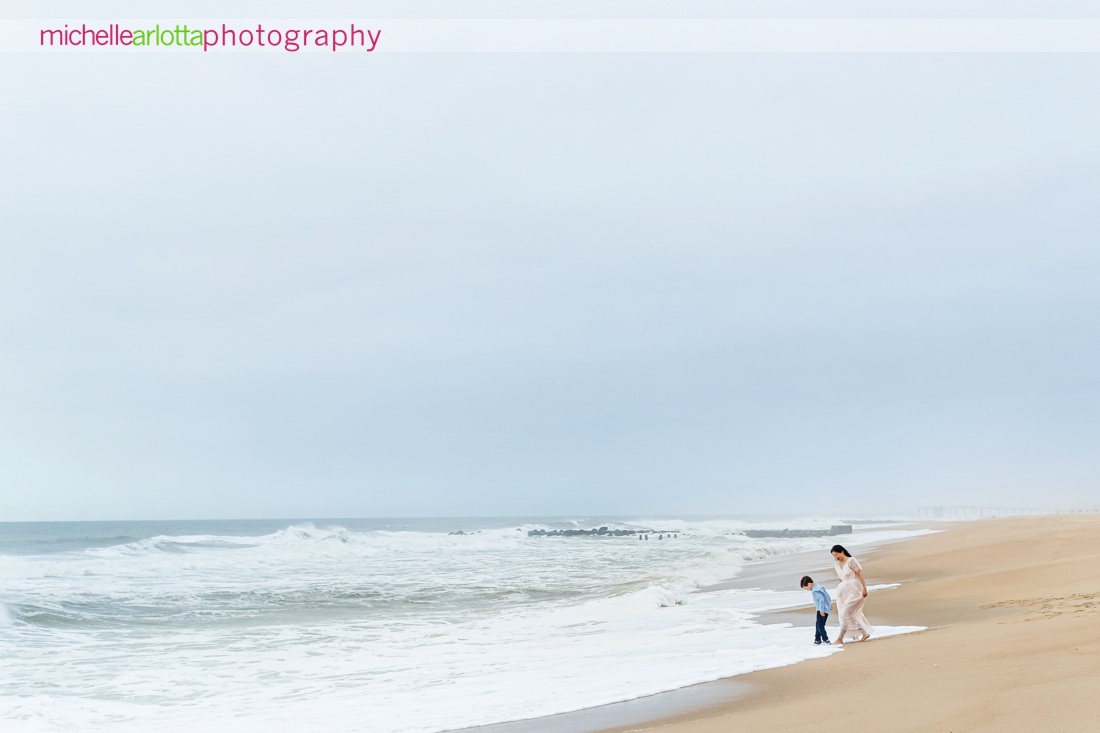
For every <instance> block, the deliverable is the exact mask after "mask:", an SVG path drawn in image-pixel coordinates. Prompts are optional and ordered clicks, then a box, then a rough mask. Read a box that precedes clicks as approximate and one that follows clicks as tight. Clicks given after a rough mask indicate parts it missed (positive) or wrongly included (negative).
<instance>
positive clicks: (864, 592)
mask: <svg viewBox="0 0 1100 733" xmlns="http://www.w3.org/2000/svg"><path fill="white" fill-rule="evenodd" d="M863 597H864V598H866V597H867V586H863Z"/></svg>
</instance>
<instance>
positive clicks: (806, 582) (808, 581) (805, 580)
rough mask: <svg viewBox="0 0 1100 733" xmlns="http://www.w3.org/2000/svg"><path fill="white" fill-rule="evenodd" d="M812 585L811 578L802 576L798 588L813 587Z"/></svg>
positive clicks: (812, 580)
mask: <svg viewBox="0 0 1100 733" xmlns="http://www.w3.org/2000/svg"><path fill="white" fill-rule="evenodd" d="M813 584H814V579H813V578H811V577H810V576H809V575H803V576H802V582H801V583H799V584H798V587H799V588H805V587H806V586H807V585H813Z"/></svg>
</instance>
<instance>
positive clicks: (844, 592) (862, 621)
mask: <svg viewBox="0 0 1100 733" xmlns="http://www.w3.org/2000/svg"><path fill="white" fill-rule="evenodd" d="M857 570H862V567H861V566H860V564H859V561H858V560H856V559H855V558H854V557H850V558H848V562H846V563H844V565H843V566H842V565H841V564H840V563H839V562H838V563H836V574H837V575H839V576H840V585H838V586H837V587H836V610H837V612H838V613H839V614H840V631H838V632H837V637H836V638H837V641H844V637H845V635H846V634H852V635H855V634H857V633H858V634H859V635H860V636H862V635H863V634H867V635H870V634H871V633H873V632H874V629H873V628H871V623H870V622H869V621H868V620H867V617H866V616H864V615H863V603H864V601H866V600H867V599H866V598H864V597H863V584H862V583H860V582H859V578H858V577H857V576H856V571H857Z"/></svg>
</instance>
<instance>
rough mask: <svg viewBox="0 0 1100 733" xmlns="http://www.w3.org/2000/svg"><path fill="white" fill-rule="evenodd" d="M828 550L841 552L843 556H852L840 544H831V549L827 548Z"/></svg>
mask: <svg viewBox="0 0 1100 733" xmlns="http://www.w3.org/2000/svg"><path fill="white" fill-rule="evenodd" d="M829 552H843V553H844V557H851V556H852V553H850V552H848V551H847V550H845V549H844V548H843V547H841V546H840V545H833V549H831V550H829Z"/></svg>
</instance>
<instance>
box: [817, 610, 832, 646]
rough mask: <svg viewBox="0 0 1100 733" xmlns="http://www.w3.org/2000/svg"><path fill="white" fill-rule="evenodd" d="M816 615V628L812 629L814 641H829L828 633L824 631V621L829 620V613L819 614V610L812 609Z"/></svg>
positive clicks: (826, 642)
mask: <svg viewBox="0 0 1100 733" xmlns="http://www.w3.org/2000/svg"><path fill="white" fill-rule="evenodd" d="M814 616H815V617H817V629H816V630H815V631H814V642H815V643H816V642H822V643H824V644H828V643H829V634H828V632H826V631H825V622H826V621H828V620H829V614H825V615H824V616H822V615H821V611H814Z"/></svg>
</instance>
